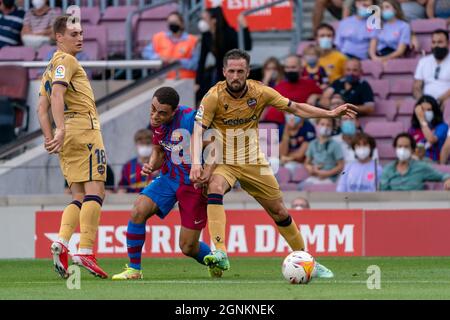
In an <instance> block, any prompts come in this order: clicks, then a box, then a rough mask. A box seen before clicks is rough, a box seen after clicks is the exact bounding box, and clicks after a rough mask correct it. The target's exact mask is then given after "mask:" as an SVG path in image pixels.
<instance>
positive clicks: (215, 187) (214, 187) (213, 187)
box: [208, 180, 226, 194]
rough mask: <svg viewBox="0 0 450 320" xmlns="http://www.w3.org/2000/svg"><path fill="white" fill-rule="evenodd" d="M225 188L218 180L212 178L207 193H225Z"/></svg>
mask: <svg viewBox="0 0 450 320" xmlns="http://www.w3.org/2000/svg"><path fill="white" fill-rule="evenodd" d="M225 191H226V190H225V188H224V186H223V184H222V183H219V182H218V181H215V180H212V181H211V182H210V183H209V185H208V194H209V193H217V194H225Z"/></svg>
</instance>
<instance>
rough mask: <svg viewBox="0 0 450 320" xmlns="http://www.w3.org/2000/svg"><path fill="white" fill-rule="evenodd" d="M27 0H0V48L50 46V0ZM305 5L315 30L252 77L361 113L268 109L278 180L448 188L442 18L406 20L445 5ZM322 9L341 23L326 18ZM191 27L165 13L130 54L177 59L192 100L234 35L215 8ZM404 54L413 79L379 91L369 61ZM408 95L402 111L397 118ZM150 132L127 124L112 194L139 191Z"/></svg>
mask: <svg viewBox="0 0 450 320" xmlns="http://www.w3.org/2000/svg"><path fill="white" fill-rule="evenodd" d="M32 4H33V7H32V8H31V9H30V10H29V11H27V12H24V10H22V9H21V8H20V6H16V5H15V3H14V0H1V6H0V11H1V14H0V48H3V47H6V46H22V45H23V46H28V47H32V48H33V49H34V50H39V49H40V48H42V47H44V46H46V45H51V44H52V43H53V41H54V40H53V39H52V33H51V28H50V26H51V24H52V21H53V19H54V18H55V17H56V16H57V15H58V14H59V12H60V11H58V10H55V9H52V8H50V7H49V6H48V3H47V0H33V1H32ZM372 5H379V6H380V8H381V18H382V22H381V29H370V28H368V27H367V18H368V17H369V16H370V15H371V11H370V10H368V8H369V7H370V6H372ZM314 10H315V11H314V15H313V17H314V18H313V26H314V39H312V40H310V41H304V42H302V43H301V44H299V50H298V52H297V54H291V55H289V56H287V57H285V58H284V59H282V60H279V59H278V58H276V57H272V56H271V57H269V56H268V58H267V60H266V62H265V63H264V64H263V66H262V77H261V79H259V80H261V81H262V82H264V83H265V84H266V85H268V86H270V87H272V88H274V89H275V90H277V91H278V92H280V93H281V94H282V95H284V96H286V97H288V98H289V99H291V100H293V101H296V102H302V103H309V104H312V105H315V106H317V107H321V108H331V109H332V108H334V107H336V106H338V105H340V104H342V103H344V102H347V103H352V104H354V105H357V106H358V107H359V110H360V112H359V116H358V119H346V118H343V119H340V120H339V121H337V122H335V121H334V120H333V121H332V120H331V119H313V120H308V119H301V118H299V117H293V116H291V115H285V114H284V113H283V112H281V111H279V110H277V109H275V108H274V107H270V106H269V107H267V108H266V110H265V111H264V112H263V114H262V117H261V127H262V128H265V126H269V125H270V124H275V125H276V128H278V130H279V132H280V137H279V138H280V153H279V154H280V159H279V165H280V170H279V173H278V175H277V177H278V178H279V180H280V184H281V186H282V188H284V189H285V190H327V191H331V190H336V191H338V192H373V191H376V190H424V189H427V188H433V187H436V188H439V187H440V188H442V187H444V188H445V189H450V175H449V174H447V173H443V172H442V171H441V170H440V169H443V168H445V166H442V165H446V164H447V161H448V158H449V155H450V131H449V130H448V123H446V121H448V120H450V118H449V117H446V116H445V115H446V114H447V113H448V112H449V111H450V110H446V109H449V108H450V54H449V32H448V27H447V28H436V29H435V30H433V31H432V32H430V33H428V34H427V35H426V37H427V38H424V37H423V36H421V35H420V34H416V33H415V32H414V31H413V28H412V23H413V22H414V21H415V20H417V19H419V20H420V19H426V18H429V19H435V18H439V19H443V20H442V21H445V22H446V23H447V24H450V2H449V1H448V0H444V1H439V0H418V1H407V0H400V1H396V0H383V1H375V0H355V1H349V0H319V1H316V5H315V8H314ZM325 11H329V12H330V13H331V14H332V15H333V16H334V17H335V18H337V19H338V20H340V21H338V22H337V23H331V24H328V23H323V22H322V19H323V16H324V12H325ZM430 21H431V20H430ZM239 22H240V24H241V25H242V26H243V27H244V36H245V41H244V42H245V49H246V50H251V48H252V36H251V33H250V31H249V28H248V27H247V22H246V19H245V18H244V16H240V17H239ZM198 30H199V31H200V33H199V35H194V34H190V33H188V32H187V30H185V22H184V19H183V15H182V14H180V13H179V12H171V13H169V14H168V15H167V19H166V29H165V30H161V31H160V32H158V33H156V34H154V35H153V36H152V37H151V39H148V40H147V41H146V43H145V45H144V46H143V47H142V50H141V51H140V53H139V55H140V58H143V59H161V60H162V61H163V62H164V63H171V62H174V61H179V62H180V63H181V70H180V73H179V76H180V77H182V78H187V79H194V80H195V83H196V90H197V100H200V99H201V97H202V96H203V95H204V94H205V93H206V92H207V90H208V89H209V88H210V87H211V86H212V85H213V84H215V83H216V82H217V81H220V80H223V74H222V58H223V56H224V54H225V52H227V51H228V50H229V49H232V48H235V47H237V46H238V43H237V42H238V40H237V32H236V30H235V29H233V28H232V27H231V26H230V25H229V24H228V22H227V21H226V18H225V17H224V14H223V12H222V10H221V8H220V7H217V8H212V9H207V10H206V11H205V12H203V13H202V15H201V19H200V20H199V22H198ZM50 49H52V50H54V48H49V50H48V51H47V54H46V55H45V59H47V60H49V59H50V58H51V54H52V52H53V51H51V50H50ZM97 58H99V57H98V56H95V55H94V56H92V55H90V56H85V57H84V59H97ZM80 59H83V57H80ZM412 60H414V61H415V62H414V63H415V64H414V68H415V71H414V70H408V72H405V74H403V75H402V76H401V77H400V78H399V79H400V80H409V81H406V82H402V83H407V84H410V87H409V88H402V89H403V91H402V92H401V93H400V96H395V95H391V94H389V92H388V94H383V90H385V89H386V88H380V85H379V84H380V83H381V82H380V81H383V80H379V79H378V78H379V77H377V75H376V72H377V70H381V73H382V72H385V73H389V67H388V66H392V64H391V65H389V63H393V64H399V65H402V64H404V63H406V61H412ZM386 71H387V72H386ZM412 71H414V75H413V76H411V75H410V74H409V72H412ZM378 76H379V74H378ZM168 77H169V78H171V77H175V73H169V74H168ZM392 79H396V78H392ZM400 80H399V81H400ZM391 85H392V81H391V82H390V83H388V86H391ZM412 99H414V101H413V102H412ZM406 104H408V108H409V109H410V111H409V112H406V113H404V114H402V117H400V115H401V111H402V110H403V109H404V108H406V107H405V105H406ZM388 108H392V109H394V110H390V111H389V112H393V116H392V117H391V119H390V120H391V121H389V122H392V123H391V124H392V125H393V126H394V127H395V128H394V130H391V132H389V133H388V134H387V135H383V134H386V132H385V129H386V128H387V127H389V123H388V122H387V121H386V119H388V114H387V113H385V110H387V109H388ZM449 114H450V113H449ZM394 119H395V121H393V120H394ZM386 130H387V129H386ZM150 141H151V132H149V131H148V130H139V131H138V132H136V136H135V143H136V151H137V157H136V158H134V159H132V160H130V162H128V163H127V164H125V165H124V167H123V170H122V177H121V179H120V183H119V185H118V187H117V189H118V190H120V192H139V191H140V190H141V188H142V186H143V184H145V183H146V182H148V181H147V180H145V181H144V180H142V179H141V176H140V168H141V167H142V164H143V163H144V162H145V161H146V159H148V157H149V156H150V154H151V151H152V150H151V146H150ZM389 144H392V147H393V149H392V148H391V146H389ZM294 177H296V178H294ZM429 182H439V183H441V184H440V185H439V186H437V185H433V184H429Z"/></svg>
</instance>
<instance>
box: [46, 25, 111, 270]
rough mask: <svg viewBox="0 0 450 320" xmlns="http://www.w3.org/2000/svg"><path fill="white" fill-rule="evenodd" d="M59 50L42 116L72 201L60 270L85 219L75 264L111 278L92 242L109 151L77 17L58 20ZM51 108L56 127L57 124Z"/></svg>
mask: <svg viewBox="0 0 450 320" xmlns="http://www.w3.org/2000/svg"><path fill="white" fill-rule="evenodd" d="M53 32H54V36H55V39H56V45H57V51H56V52H55V54H54V55H53V57H52V59H51V60H50V62H49V64H48V66H47V69H46V70H45V72H44V74H43V76H42V82H41V87H40V91H39V105H38V116H39V122H40V125H41V129H42V132H43V134H44V139H45V143H44V146H45V148H46V150H47V151H48V153H50V154H56V153H57V154H59V159H60V166H61V171H62V173H63V175H64V178H65V179H66V180H67V183H68V185H69V188H70V191H71V194H72V199H73V201H72V202H71V203H70V204H69V205H68V206H67V207H66V208H65V209H64V212H63V215H62V218H61V226H60V229H59V236H58V238H59V239H58V241H55V242H53V244H52V245H51V252H52V255H53V263H54V266H55V270H56V272H58V273H59V275H60V276H61V277H62V278H67V277H68V276H69V274H68V271H67V269H68V249H67V247H68V243H69V241H70V238H71V236H72V234H73V232H74V231H75V229H76V228H77V226H78V224H79V225H80V232H81V234H80V244H79V249H78V253H77V254H74V255H72V261H73V263H74V264H77V265H80V266H83V267H85V268H86V269H87V270H88V271H89V272H91V273H92V274H93V275H95V276H97V277H100V278H107V277H108V275H107V274H106V272H104V271H103V270H102V269H101V268H100V267H99V266H98V264H97V261H96V259H95V256H94V255H93V251H92V248H93V246H94V240H95V236H96V233H97V229H98V224H99V221H100V211H101V206H102V203H103V199H104V197H105V181H106V154H105V148H104V146H103V139H102V135H101V132H100V123H99V120H98V114H97V109H96V106H95V99H94V94H93V92H92V88H91V85H90V83H89V80H88V77H87V75H86V72H85V71H84V69H83V68H82V67H81V65H80V64H79V63H78V61H77V59H76V58H75V55H76V54H77V53H78V52H80V51H81V50H82V48H83V31H82V29H81V25H80V23H79V21H76V20H74V19H73V17H68V16H60V17H58V18H56V20H55V22H54V24H53ZM49 109H51V112H52V116H53V120H54V122H55V126H56V129H55V130H54V131H53V130H52V125H51V122H50V118H49V114H48V111H49Z"/></svg>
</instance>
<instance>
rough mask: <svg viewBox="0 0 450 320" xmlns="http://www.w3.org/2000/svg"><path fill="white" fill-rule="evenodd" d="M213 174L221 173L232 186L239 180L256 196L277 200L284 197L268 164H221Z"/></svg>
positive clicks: (243, 187)
mask: <svg viewBox="0 0 450 320" xmlns="http://www.w3.org/2000/svg"><path fill="white" fill-rule="evenodd" d="M213 174H218V175H221V176H222V177H224V178H225V180H227V182H228V183H229V185H230V186H231V187H233V186H234V184H235V183H236V181H239V183H240V184H241V187H242V189H244V190H245V191H247V192H248V194H250V195H251V196H252V197H254V198H260V199H264V200H275V199H280V198H281V197H282V194H281V190H280V186H279V184H278V181H277V179H275V176H274V174H273V171H272V168H271V167H270V166H269V165H268V164H246V165H229V164H219V165H218V166H217V168H216V169H215V170H214V172H213Z"/></svg>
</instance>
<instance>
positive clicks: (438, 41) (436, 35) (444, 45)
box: [413, 29, 450, 104]
mask: <svg viewBox="0 0 450 320" xmlns="http://www.w3.org/2000/svg"><path fill="white" fill-rule="evenodd" d="M448 44H449V36H448V31H447V30H443V29H438V30H436V31H434V32H433V34H432V36H431V48H432V54H430V55H427V56H425V57H423V58H421V59H420V60H419V63H418V65H417V68H416V73H415V75H414V87H413V94H414V98H416V99H420V97H422V96H423V95H428V96H432V97H433V98H435V99H436V100H437V101H438V102H439V104H442V103H443V102H444V101H446V100H447V99H448V98H450V55H449V51H448V50H449V49H448Z"/></svg>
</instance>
